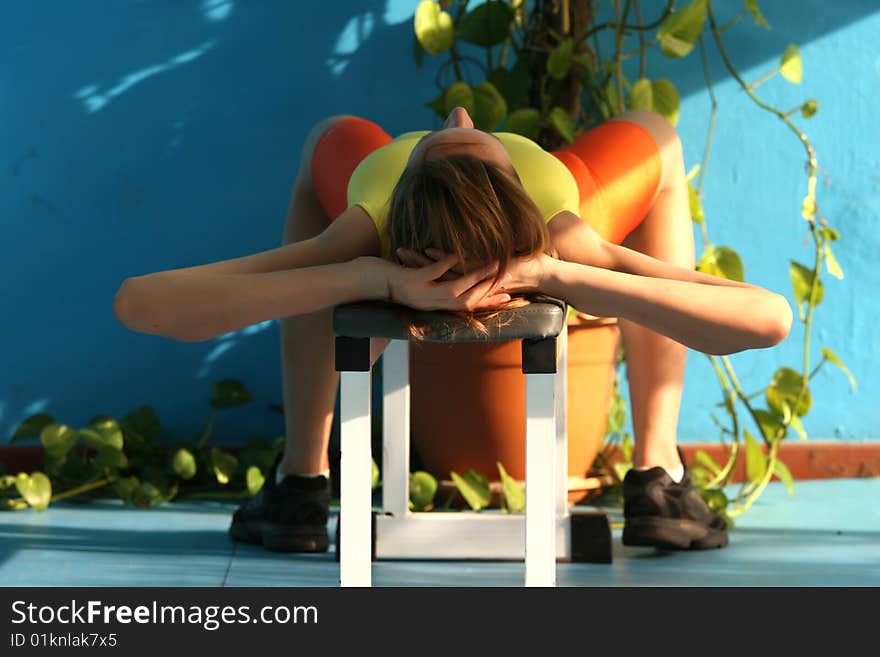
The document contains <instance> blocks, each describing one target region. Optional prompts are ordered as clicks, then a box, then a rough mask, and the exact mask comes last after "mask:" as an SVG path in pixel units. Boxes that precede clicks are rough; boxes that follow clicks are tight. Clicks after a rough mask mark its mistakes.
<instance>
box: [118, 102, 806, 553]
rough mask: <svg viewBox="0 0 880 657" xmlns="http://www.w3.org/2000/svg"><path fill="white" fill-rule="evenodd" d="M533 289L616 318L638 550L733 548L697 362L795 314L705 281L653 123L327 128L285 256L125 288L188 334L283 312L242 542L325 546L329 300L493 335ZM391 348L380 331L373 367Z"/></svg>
mask: <svg viewBox="0 0 880 657" xmlns="http://www.w3.org/2000/svg"><path fill="white" fill-rule="evenodd" d="M529 292H542V293H545V294H547V295H550V296H553V297H558V298H561V299H565V300H566V301H567V302H568V303H569V304H570V305H571V306H573V307H574V308H577V309H578V310H580V311H584V312H589V313H590V314H593V315H598V316H603V317H617V318H619V324H620V328H621V332H622V336H623V340H624V344H625V347H626V354H627V367H626V372H627V379H628V382H629V391H630V398H631V404H632V421H633V429H634V433H635V449H634V453H633V466H634V467H633V468H632V469H631V470H630V471H629V472H628V473H627V475H626V477H625V479H624V516H625V527H624V532H623V542H624V543H625V544H627V545H654V546H658V547H667V548H679V549H701V548H710V547H722V546H724V545H726V544H727V528H726V526H725V522H724V520H723V519H722V518H721V517H720V516H718V515H717V514H715V513H714V512H713V511H711V510H710V509H709V508H708V507H707V506H706V504H705V503H704V502H703V501H702V499H701V498H700V496H699V494H698V493H697V492H696V490H695V489H694V488H693V487H692V485H691V481H690V477H689V475H688V472H687V468H686V464H685V463H684V461H683V459H682V458H681V455H680V452H679V451H678V449H677V447H676V430H677V423H678V413H679V406H680V402H681V393H682V379H683V376H684V369H685V356H686V351H687V348H691V349H696V350H698V351H702V352H705V353H709V354H729V353H733V352H737V351H742V350H745V349H757V348H764V347H770V346H773V345H775V344H777V343H779V342H780V341H782V340H783V339H785V337H786V336H787V335H788V332H789V329H790V326H791V319H792V316H791V309H790V307H789V305H788V302H787V301H786V299H785V298H784V297H782V296H780V295H778V294H774V293H772V292H769V291H767V290H764V289H762V288H760V287H756V286H754V285H748V284H746V283H739V282H735V281H730V280H726V279H723V278H718V277H715V276H710V275H707V274H702V273H699V272H696V271H694V240H693V229H692V224H691V218H690V212H689V206H688V190H687V184H686V181H685V172H684V161H683V156H682V148H681V142H680V140H679V138H678V135H677V134H676V132H675V130H674V128H673V127H672V125H671V124H670V123H668V122H667V121H666V119H664V118H663V117H661V116H660V115H658V114H655V113H653V112H647V111H641V110H636V111H630V112H626V113H624V114H621V115H620V116H618V117H615V118H614V119H612V120H609V121H606V122H605V123H603V124H601V125H599V126H597V127H595V128H593V129H591V130H590V131H588V132H586V133H585V134H583V135H582V136H581V137H579V138H578V139H577V140H576V141H575V142H574V143H573V144H571V145H570V146H568V147H566V148H565V149H564V150H562V151H559V152H555V153H548V152H546V151H544V150H543V149H542V148H541V147H540V146H538V145H537V144H536V143H535V142H533V141H531V140H529V139H526V138H525V137H520V136H518V135H514V134H511V133H504V132H499V133H489V132H484V131H482V130H477V129H475V128H474V124H473V121H472V120H471V118H470V116H468V113H467V111H465V110H464V109H463V108H460V107H459V108H456V109H454V110H453V111H452V112H451V113H450V115H449V117H448V119H447V120H446V123H445V125H444V127H443V128H442V129H440V130H436V131H433V132H428V131H423V132H409V133H405V134H403V135H400V136H399V137H397V138H396V139H394V140H392V138H391V137H390V136H389V135H388V134H387V133H385V131H384V130H382V129H381V128H380V127H379V126H377V125H376V124H375V123H372V122H370V121H366V120H364V119H360V118H357V117H352V116H333V117H329V118H327V119H324V120H323V121H321V122H319V123H318V124H317V125H315V127H314V128H313V129H312V131H311V132H310V134H309V135H308V137H307V138H306V143H305V146H304V148H303V152H302V160H301V163H300V170H299V175H298V177H297V180H296V183H295V185H294V188H293V194H292V198H291V201H290V208H289V210H288V214H287V222H286V225H285V228H284V236H283V245H282V246H281V247H279V248H276V249H271V250H268V251H263V252H260V253H256V254H253V255H249V256H245V257H241V258H235V259H231V260H225V261H221V262H215V263H210V264H205V265H201V266H195V267H188V268H183V269H174V270H168V271H160V272H156V273H153V274H148V275H145V276H137V277H132V278H129V279H127V280H126V281H125V282H124V283H123V285H122V286H121V287H120V290H119V292H118V293H117V295H116V301H115V305H114V311H115V313H116V316H117V317H118V318H119V319H120V321H121V322H122V323H124V324H125V325H126V326H127V327H129V328H131V329H133V330H136V331H141V332H146V333H152V334H156V335H161V336H165V337H168V338H172V339H175V340H182V341H186V342H197V341H201V340H208V339H210V338H213V337H216V336H219V335H222V334H224V333H227V332H229V331H233V330H236V329H240V328H242V327H245V326H248V325H251V324H255V323H257V322H261V321H265V320H269V319H276V318H277V319H279V320H280V322H281V358H282V380H283V387H284V411H285V423H286V436H287V442H286V448H285V452H284V455H283V458H281V459H280V461H279V462H278V463H276V466H275V470H274V471H273V472H271V473H270V475H269V476H268V477H267V479H266V485H264V486H263V489H262V490H261V491H260V492H259V493H258V494H257V495H255V496H254V497H253V498H251V499H250V500H248V501H247V502H245V503H244V504H242V506H241V507H240V508H239V509H238V510H237V511H236V512H235V515H234V516H233V520H232V524H231V526H230V535H231V536H232V538H233V539H235V540H239V541H247V542H253V543H261V544H262V545H264V546H265V547H266V548H269V549H272V550H282V551H289V552H320V551H325V550H326V549H327V546H328V536H327V528H326V525H327V507H328V502H329V463H328V455H327V446H328V440H329V436H330V431H331V425H332V421H333V409H334V402H335V398H336V390H337V385H338V382H339V373H338V372H336V371H335V368H334V365H333V363H334V358H333V347H334V333H333V329H332V321H331V320H332V312H333V307H334V306H337V305H340V304H344V303H349V302H353V301H359V300H367V299H381V300H387V301H393V302H396V303H399V304H403V305H408V306H411V307H414V308H419V309H423V310H451V311H457V312H461V313H464V314H466V315H469V316H471V318H472V320H471V321H477V323H478V324H479V322H478V320H479V318H480V317H483V318H485V317H486V316H488V315H487V314H488V313H492V312H495V311H497V310H498V309H500V308H504V307H510V306H512V305H521V304H522V303H524V302H523V300H522V298H521V297H517V296H513V297H512V296H511V295H515V294H516V293H520V294H522V293H529ZM473 318H476V319H473ZM386 345H387V341H385V340H373V344H372V350H371V351H372V354H371V358H372V362H373V363H375V361H376V359H378V357H379V355H380V354H381V352H382V349H384V347H385V346H386Z"/></svg>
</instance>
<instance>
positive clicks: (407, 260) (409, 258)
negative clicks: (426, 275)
mask: <svg viewBox="0 0 880 657" xmlns="http://www.w3.org/2000/svg"><path fill="white" fill-rule="evenodd" d="M397 257H398V258H399V259H400V261H401V262H402V263H403V265H404V266H405V267H414V268H418V267H426V266H427V265H432V264H434V260H432V259H431V258H428V257H427V256H424V255H422V254H421V253H419V252H418V251H414V250H412V249H404V248H400V249H397ZM458 277H459V274H457V273H455V272H454V271H447V272H446V273H445V274H443V275H442V276H441V277H440V278H438V279H437V280H439V281H451V280H454V279H456V278H458Z"/></svg>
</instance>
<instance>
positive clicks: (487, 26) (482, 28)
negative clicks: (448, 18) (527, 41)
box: [456, 0, 513, 47]
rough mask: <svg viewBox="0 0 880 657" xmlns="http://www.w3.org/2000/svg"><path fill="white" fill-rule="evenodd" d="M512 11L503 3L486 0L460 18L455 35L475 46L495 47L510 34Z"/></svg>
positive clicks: (495, 0) (496, 0)
mask: <svg viewBox="0 0 880 657" xmlns="http://www.w3.org/2000/svg"><path fill="white" fill-rule="evenodd" d="M512 20H513V10H512V9H511V8H510V6H508V5H507V3H505V2H499V1H498V0H488V2H485V3H483V4H481V5H479V6H478V7H474V9H472V10H471V11H469V12H468V13H467V14H465V15H464V16H462V18H461V20H460V21H459V23H458V26H457V28H456V34H457V35H458V38H459V39H461V40H462V41H467V42H468V43H473V44H474V45H477V46H483V47H491V46H497V45H498V44H499V43H501V42H502V41H504V39H505V38H507V35H508V34H510V22H511V21H512Z"/></svg>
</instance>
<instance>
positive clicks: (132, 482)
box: [113, 477, 141, 504]
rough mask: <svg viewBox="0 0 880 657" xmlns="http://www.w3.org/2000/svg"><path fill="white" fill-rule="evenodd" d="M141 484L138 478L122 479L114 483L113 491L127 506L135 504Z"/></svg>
mask: <svg viewBox="0 0 880 657" xmlns="http://www.w3.org/2000/svg"><path fill="white" fill-rule="evenodd" d="M140 485H141V482H140V479H138V478H137V477H120V478H118V479H116V480H114V481H113V490H114V491H115V492H116V494H117V495H119V497H120V498H121V499H122V501H123V502H125V503H126V504H134V494H135V492H136V491H137V489H138V488H139V487H140Z"/></svg>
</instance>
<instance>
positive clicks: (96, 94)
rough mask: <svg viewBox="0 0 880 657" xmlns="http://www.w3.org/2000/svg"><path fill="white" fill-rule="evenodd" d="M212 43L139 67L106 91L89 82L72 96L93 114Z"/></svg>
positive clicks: (203, 51) (180, 64)
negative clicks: (154, 63)
mask: <svg viewBox="0 0 880 657" xmlns="http://www.w3.org/2000/svg"><path fill="white" fill-rule="evenodd" d="M214 45H215V42H214V41H206V42H205V43H203V44H202V45H200V46H199V47H198V48H194V49H193V50H187V51H185V52H182V53H180V54H179V55H175V56H174V57H172V58H171V59H169V60H168V61H166V62H165V63H164V64H156V65H154V66H148V67H147V68H144V69H141V70H140V71H135V72H134V73H129V74H128V75H126V76H125V77H123V78H122V79H121V80H120V81H119V82H117V83H116V85H114V86H113V87H111V88H110V89H107V90H106V91H103V92H102V91H101V88H100V86H98V85H96V84H91V85H87V86H85V87H82V88H80V89H79V90H78V91H77V92H76V93H75V94H74V96H73V97H74V98H75V99H77V100H79V101H81V102H82V104H83V105H84V106H85V109H86V112H88V113H89V114H93V113H95V112H98V111H100V110H101V109H103V108H104V107H105V106H106V105H107V103H109V102H110V101H111V100H113V98H115V97H116V96H120V95H122V94H123V93H125V92H126V91H128V90H129V89H131V88H132V87H133V86H135V85H136V84H139V83H140V82H143V81H144V80H146V79H148V78H151V77H153V76H155V75H158V74H159V73H164V72H165V71H170V70H172V69H174V68H177V67H178V66H182V65H183V64H188V63H189V62H192V61H194V60H196V59H198V58H199V57H201V56H202V55H204V54H205V53H206V52H208V51H209V50H210V49H211V48H213V47H214Z"/></svg>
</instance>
